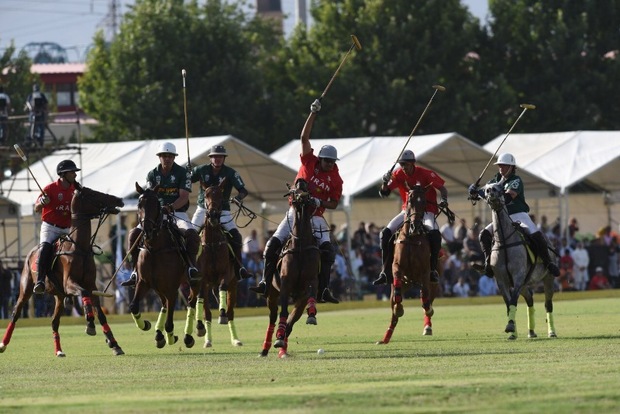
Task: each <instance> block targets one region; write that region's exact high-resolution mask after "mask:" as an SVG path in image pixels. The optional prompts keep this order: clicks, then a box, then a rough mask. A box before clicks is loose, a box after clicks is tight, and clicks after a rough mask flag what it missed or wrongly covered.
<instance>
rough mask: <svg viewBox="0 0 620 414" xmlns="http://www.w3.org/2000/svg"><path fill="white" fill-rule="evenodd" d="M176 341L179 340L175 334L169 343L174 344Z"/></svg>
mask: <svg viewBox="0 0 620 414" xmlns="http://www.w3.org/2000/svg"><path fill="white" fill-rule="evenodd" d="M177 342H179V337H178V336H176V335H175V336H174V338H172V343H171V344H170V345H174V344H176V343H177Z"/></svg>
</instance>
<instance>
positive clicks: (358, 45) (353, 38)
mask: <svg viewBox="0 0 620 414" xmlns="http://www.w3.org/2000/svg"><path fill="white" fill-rule="evenodd" d="M351 40H352V41H353V44H354V45H355V48H356V49H357V50H362V44H361V43H360V41H359V40H357V36H355V35H351Z"/></svg>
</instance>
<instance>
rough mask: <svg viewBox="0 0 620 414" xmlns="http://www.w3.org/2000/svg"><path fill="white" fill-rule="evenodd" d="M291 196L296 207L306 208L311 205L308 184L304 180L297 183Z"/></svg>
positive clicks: (301, 179)
mask: <svg viewBox="0 0 620 414" xmlns="http://www.w3.org/2000/svg"><path fill="white" fill-rule="evenodd" d="M289 195H290V196H291V202H292V203H293V205H294V206H295V207H304V206H307V205H309V204H310V199H311V197H310V192H309V191H308V182H307V181H306V180H304V179H303V178H298V179H297V181H295V186H294V187H293V188H291V189H290V191H289Z"/></svg>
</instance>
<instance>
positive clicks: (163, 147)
mask: <svg viewBox="0 0 620 414" xmlns="http://www.w3.org/2000/svg"><path fill="white" fill-rule="evenodd" d="M161 154H172V155H174V156H177V155H179V154H177V147H175V146H174V144H173V143H172V142H162V143H161V144H159V147H157V153H156V154H155V155H157V156H158V157H159V156H160V155H161Z"/></svg>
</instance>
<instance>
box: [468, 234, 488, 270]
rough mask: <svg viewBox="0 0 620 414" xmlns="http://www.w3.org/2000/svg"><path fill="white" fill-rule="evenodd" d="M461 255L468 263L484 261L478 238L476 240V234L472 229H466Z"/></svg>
mask: <svg viewBox="0 0 620 414" xmlns="http://www.w3.org/2000/svg"><path fill="white" fill-rule="evenodd" d="M463 256H464V259H465V260H466V261H467V262H469V263H478V264H481V263H482V262H484V253H483V252H482V247H481V246H480V240H478V234H477V233H475V232H474V231H473V230H468V231H467V237H466V238H465V242H464V243H463Z"/></svg>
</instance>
